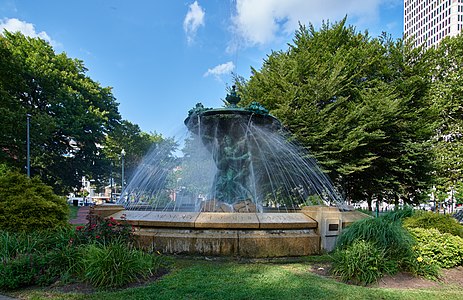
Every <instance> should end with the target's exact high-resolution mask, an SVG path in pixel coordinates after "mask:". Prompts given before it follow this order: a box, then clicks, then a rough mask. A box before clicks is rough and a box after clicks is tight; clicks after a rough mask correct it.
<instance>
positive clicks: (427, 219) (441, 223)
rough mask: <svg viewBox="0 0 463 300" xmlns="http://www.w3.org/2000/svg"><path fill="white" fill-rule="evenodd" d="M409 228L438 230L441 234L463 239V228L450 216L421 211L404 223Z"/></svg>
mask: <svg viewBox="0 0 463 300" xmlns="http://www.w3.org/2000/svg"><path fill="white" fill-rule="evenodd" d="M403 224H404V226H405V227H407V228H426V229H431V228H434V229H437V230H439V231H440V232H441V233H450V234H453V235H456V236H459V237H462V238H463V226H462V225H461V224H459V223H458V221H457V220H455V219H454V218H452V217H451V216H450V215H445V214H437V213H433V212H428V211H426V212H424V211H419V212H417V213H416V214H415V215H414V216H412V217H410V218H407V219H405V220H404V222H403Z"/></svg>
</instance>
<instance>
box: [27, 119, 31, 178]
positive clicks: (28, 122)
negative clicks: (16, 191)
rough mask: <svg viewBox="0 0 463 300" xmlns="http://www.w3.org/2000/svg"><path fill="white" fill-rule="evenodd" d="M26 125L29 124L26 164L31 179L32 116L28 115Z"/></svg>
mask: <svg viewBox="0 0 463 300" xmlns="http://www.w3.org/2000/svg"><path fill="white" fill-rule="evenodd" d="M26 119H27V121H26V124H27V138H26V140H27V162H26V168H27V177H31V145H30V144H31V141H30V119H31V115H30V114H26Z"/></svg>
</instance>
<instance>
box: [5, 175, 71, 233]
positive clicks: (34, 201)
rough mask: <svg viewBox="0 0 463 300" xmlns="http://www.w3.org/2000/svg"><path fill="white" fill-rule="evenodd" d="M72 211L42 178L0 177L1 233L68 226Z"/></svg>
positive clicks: (22, 176)
mask: <svg viewBox="0 0 463 300" xmlns="http://www.w3.org/2000/svg"><path fill="white" fill-rule="evenodd" d="M68 210H69V208H68V206H67V204H66V201H65V200H64V199H63V198H61V197H58V196H57V195H55V194H54V193H53V191H52V189H51V187H49V186H47V185H45V184H43V183H42V182H41V181H40V179H38V178H32V179H31V178H28V177H27V176H26V175H23V174H19V173H16V172H7V173H6V174H4V175H3V176H0V230H5V231H10V232H31V231H36V230H48V229H53V228H59V227H63V226H66V225H67V217H68V214H69V212H68Z"/></svg>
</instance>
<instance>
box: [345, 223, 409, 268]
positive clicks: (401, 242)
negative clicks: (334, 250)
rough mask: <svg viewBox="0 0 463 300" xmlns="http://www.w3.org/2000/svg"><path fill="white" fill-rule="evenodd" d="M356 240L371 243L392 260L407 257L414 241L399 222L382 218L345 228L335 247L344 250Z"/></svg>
mask: <svg viewBox="0 0 463 300" xmlns="http://www.w3.org/2000/svg"><path fill="white" fill-rule="evenodd" d="M357 240H364V241H368V242H371V243H372V244H374V245H375V246H376V247H378V249H382V250H383V251H385V254H386V255H387V256H388V257H390V258H394V259H400V257H403V256H407V255H409V253H410V251H411V246H412V245H413V243H414V241H413V238H412V236H411V235H410V233H409V232H408V231H407V230H406V229H404V228H403V227H402V225H401V223H400V222H398V221H390V220H389V219H386V218H384V217H380V218H367V219H363V220H360V221H357V222H355V223H354V224H352V225H351V226H349V227H348V228H346V229H345V230H344V231H343V232H342V234H341V236H340V237H339V239H338V242H337V247H338V248H339V249H345V248H347V247H348V246H350V245H352V244H353V243H354V242H355V241H357Z"/></svg>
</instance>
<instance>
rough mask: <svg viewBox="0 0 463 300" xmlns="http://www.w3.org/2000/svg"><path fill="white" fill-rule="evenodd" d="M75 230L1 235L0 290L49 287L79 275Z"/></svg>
mask: <svg viewBox="0 0 463 300" xmlns="http://www.w3.org/2000/svg"><path fill="white" fill-rule="evenodd" d="M72 236H73V230H71V229H70V228H65V229H61V230H57V231H51V232H46V231H41V232H35V233H9V232H4V231H0V289H5V290H6V289H10V290H11V289H17V288H20V287H26V286H30V285H49V284H51V283H53V282H55V281H57V280H63V278H69V277H70V276H71V275H73V274H76V266H77V265H78V261H79V259H80V256H79V249H78V247H75V245H73V243H72V238H71V237H72Z"/></svg>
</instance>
